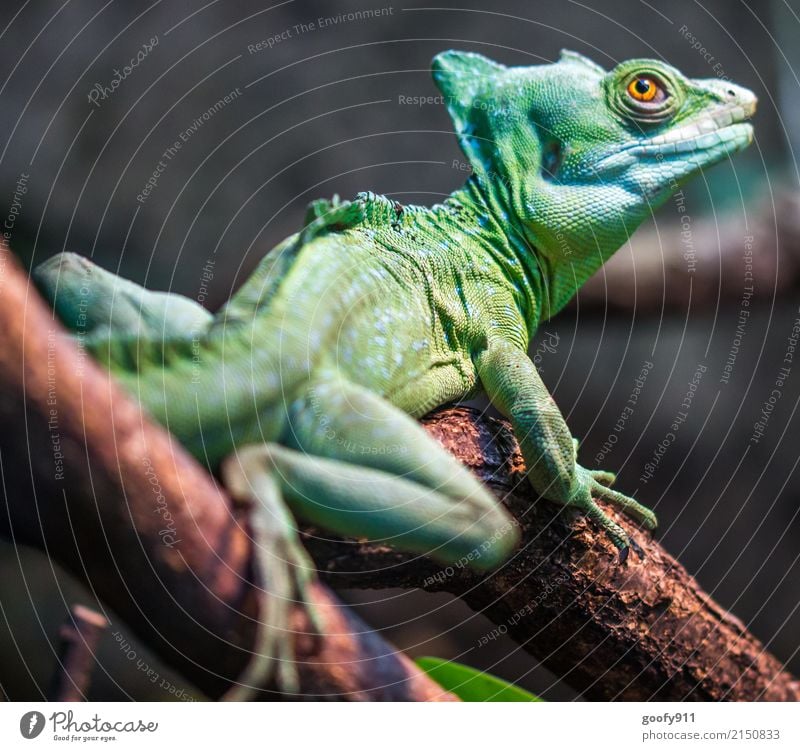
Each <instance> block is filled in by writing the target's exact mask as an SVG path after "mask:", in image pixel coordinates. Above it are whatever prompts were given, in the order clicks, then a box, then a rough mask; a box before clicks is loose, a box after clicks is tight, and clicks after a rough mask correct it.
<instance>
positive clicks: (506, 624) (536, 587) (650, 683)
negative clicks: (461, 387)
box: [307, 408, 800, 701]
mask: <svg viewBox="0 0 800 751" xmlns="http://www.w3.org/2000/svg"><path fill="white" fill-rule="evenodd" d="M424 423H425V426H426V428H427V429H428V431H429V432H430V433H431V434H432V435H434V436H435V437H436V438H437V439H438V440H439V441H440V442H441V443H442V444H443V445H444V446H445V447H446V448H448V449H449V450H450V451H451V452H452V453H453V454H455V455H456V456H457V457H458V458H459V459H460V460H461V461H463V462H464V463H465V464H467V465H468V466H469V467H471V468H472V470H473V471H475V472H476V473H477V474H478V475H479V476H480V477H481V478H482V479H483V480H484V481H485V482H486V483H487V484H489V485H490V486H492V487H493V488H494V489H495V490H496V492H497V493H498V494H499V495H501V496H505V499H506V504H507V505H508V506H509V508H510V509H511V511H512V513H513V514H514V516H515V517H516V519H517V520H518V522H519V524H520V527H521V528H522V532H523V542H522V545H521V547H520V549H519V551H518V552H517V554H516V555H515V556H514V557H513V558H512V559H511V560H510V561H509V562H508V563H506V565H504V566H503V567H501V568H500V569H499V570H498V571H496V572H494V573H492V574H489V575H487V576H483V577H479V576H476V575H474V574H472V573H471V572H470V571H469V570H468V569H467V567H466V566H458V565H456V566H452V567H449V568H444V569H443V568H442V567H441V566H436V565H435V564H433V563H431V562H428V561H420V560H419V559H416V560H413V561H410V560H409V557H408V556H404V555H401V554H398V553H396V552H393V551H391V550H389V549H388V548H385V547H380V546H369V545H359V544H356V543H353V542H346V541H333V540H330V539H325V538H324V536H323V535H321V534H319V535H317V534H315V531H314V530H309V531H308V533H307V538H308V540H307V543H308V545H309V547H310V548H311V550H312V551H313V553H314V556H315V558H316V560H317V561H318V562H319V565H320V567H322V566H323V565H325V566H326V567H327V575H326V580H327V581H328V582H329V583H330V584H332V585H333V586H337V587H398V586H399V587H421V588H423V589H427V590H430V591H446V592H450V593H452V594H454V595H457V596H458V597H461V598H462V599H464V600H465V601H466V602H467V603H468V604H469V605H471V606H472V607H473V608H474V609H476V610H480V611H482V612H484V613H485V615H487V616H488V617H489V619H490V620H491V621H492V622H493V623H495V624H497V628H496V629H494V630H493V631H490V632H489V633H487V634H486V636H485V637H484V639H483V642H488V641H489V640H491V639H493V638H495V637H496V636H497V634H498V633H506V632H507V633H508V634H510V635H511V636H512V637H513V638H514V639H516V640H517V642H518V643H519V644H521V645H522V646H523V647H524V648H525V649H526V650H527V651H528V652H530V653H531V654H532V655H534V656H535V657H537V658H538V659H540V660H541V661H542V662H543V663H544V664H545V665H546V666H547V667H549V668H550V669H551V670H552V671H553V672H554V673H555V674H556V675H558V676H560V677H561V678H562V679H563V680H565V681H566V682H567V683H568V684H569V685H571V686H573V687H574V688H576V689H577V690H579V691H581V692H582V694H583V696H584V697H586V698H588V699H625V700H649V699H658V700H667V701H676V700H684V699H692V700H721V699H723V700H737V701H745V700H748V701H752V700H771V701H778V700H791V701H797V700H798V699H800V683H798V681H797V680H795V679H794V678H793V677H792V676H791V675H789V674H788V673H787V672H785V671H784V670H783V666H782V665H781V663H780V662H779V661H778V660H777V659H776V658H775V657H773V656H772V655H771V654H769V652H767V651H766V650H765V648H764V646H763V645H762V644H761V643H760V642H759V641H758V640H757V639H756V638H755V637H753V636H752V635H751V634H750V633H749V632H748V631H747V629H746V628H745V626H744V625H743V624H742V623H741V622H740V621H739V620H737V619H736V618H735V617H733V616H732V615H730V614H729V613H726V612H725V611H724V610H723V609H722V608H721V607H720V606H719V605H717V604H716V603H715V602H714V601H713V600H712V599H711V598H710V597H709V596H708V595H707V594H706V593H705V592H703V591H702V590H701V589H700V587H699V586H698V584H697V582H696V581H695V580H694V579H693V578H692V577H691V576H689V574H688V573H687V572H686V570H685V569H684V568H683V566H681V565H680V564H679V563H678V562H677V561H676V560H675V559H674V558H672V557H671V556H670V555H669V554H668V553H667V552H666V551H665V550H664V549H663V548H662V547H661V546H660V545H659V544H658V543H657V542H655V541H654V540H653V539H652V538H651V537H650V536H649V535H646V534H645V533H643V532H641V531H637V530H631V532H632V534H633V535H634V536H635V538H636V539H637V540H638V541H639V543H640V544H641V546H642V548H643V550H644V558H643V559H642V560H639V559H638V558H637V557H636V556H635V555H631V556H630V557H629V559H628V562H627V563H625V564H623V565H620V564H619V563H618V562H617V554H616V550H615V549H614V548H613V546H612V545H611V543H610V542H609V541H608V540H607V539H606V538H605V537H604V536H603V535H601V534H598V533H597V532H596V530H595V529H593V528H592V527H591V526H589V525H588V524H587V523H586V522H585V521H584V520H583V519H582V518H580V517H578V516H576V515H575V514H574V513H573V512H571V511H569V510H567V509H563V508H559V507H556V506H555V505H554V504H551V503H548V502H546V501H538V502H537V501H536V500H535V498H534V497H533V495H532V492H531V491H530V489H529V487H528V484H527V482H526V481H525V480H524V478H523V470H524V465H523V462H522V458H521V456H520V454H519V449H518V446H517V443H516V441H515V439H514V437H513V435H512V433H511V431H510V428H509V426H508V425H507V424H506V423H504V422H502V421H499V420H495V419H492V418H489V417H486V416H482V415H480V414H479V413H478V412H477V411H475V410H471V409H467V408H452V409H445V410H440V411H439V412H437V413H435V414H433V415H431V416H429V417H428V418H426V419H425V420H424ZM607 510H608V511H609V513H610V514H612V516H614V517H615V518H616V519H617V520H618V521H619V522H620V523H621V524H623V525H624V526H625V527H627V528H629V529H630V526H631V525H630V522H629V521H627V520H625V519H622V518H620V517H619V516H618V515H617V514H615V513H614V512H613V511H612V510H611V509H607ZM481 643H482V642H479V643H478V645H476V646H480V645H481Z"/></svg>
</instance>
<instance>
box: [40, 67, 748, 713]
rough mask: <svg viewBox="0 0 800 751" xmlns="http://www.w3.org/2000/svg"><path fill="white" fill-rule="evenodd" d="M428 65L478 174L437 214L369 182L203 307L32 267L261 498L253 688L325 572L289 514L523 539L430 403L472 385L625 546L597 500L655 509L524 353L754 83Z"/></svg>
mask: <svg viewBox="0 0 800 751" xmlns="http://www.w3.org/2000/svg"><path fill="white" fill-rule="evenodd" d="M434 79H435V81H436V83H437V85H438V86H439V87H440V89H441V90H442V92H443V94H444V95H445V98H446V101H447V105H448V109H449V111H450V113H451V116H452V117H453V121H454V123H455V127H456V130H457V133H458V135H459V139H460V142H461V145H462V148H463V150H464V152H465V153H466V155H467V157H468V158H469V160H470V162H471V164H472V167H473V171H474V174H473V176H472V177H471V178H470V179H469V180H468V182H467V184H466V185H465V186H464V187H463V188H461V189H459V190H457V191H455V192H454V193H453V194H452V195H451V196H450V197H449V198H448V199H447V200H446V201H445V202H444V203H443V204H440V205H436V206H433V207H431V208H425V207H419V206H400V205H399V204H397V203H395V202H393V201H391V200H390V199H388V198H386V197H383V196H375V195H372V194H361V195H359V196H358V197H357V198H356V199H355V200H354V201H353V202H339V201H338V199H335V200H334V201H332V202H328V201H319V202H316V203H314V204H312V206H311V207H310V211H309V216H308V218H307V221H306V227H305V228H304V229H303V230H302V231H301V232H300V233H298V234H297V235H295V236H293V237H291V238H289V239H288V240H286V241H285V242H284V243H282V244H281V245H280V246H279V247H277V248H276V249H275V250H274V251H273V252H272V253H270V254H269V255H268V256H267V257H266V258H265V259H264V260H263V261H262V263H261V265H260V267H259V268H258V269H257V270H256V272H255V273H254V274H253V276H252V277H251V278H250V279H249V280H248V281H247V283H246V284H245V285H244V287H243V288H242V289H241V290H240V291H239V292H238V293H237V294H236V295H235V296H234V297H233V298H232V300H231V301H230V302H229V303H228V304H227V305H226V306H225V307H224V308H223V309H222V310H221V311H220V312H219V313H218V314H217V315H216V316H214V318H213V319H210V318H209V317H208V314H206V313H204V312H203V311H202V310H200V309H199V307H198V306H196V305H194V303H192V302H190V301H188V300H186V299H185V298H181V297H179V296H171V297H172V298H173V301H174V307H171V306H170V304H167V305H166V306H165V304H164V298H163V296H161V297H157V296H155V293H150V292H147V291H145V290H143V289H142V288H139V287H136V286H135V285H131V284H130V283H129V282H122V281H120V280H118V279H117V277H115V276H113V275H110V274H107V273H105V272H102V271H101V270H99V269H96V267H93V266H91V265H90V264H88V262H86V261H83V260H82V259H77V258H76V257H74V256H69V255H62V256H59V257H57V258H56V259H53V260H51V261H49V262H47V263H46V264H44V265H43V266H42V267H40V268H39V269H38V270H37V272H36V279H37V283H38V284H39V286H40V288H41V289H42V290H43V292H44V293H45V295H46V296H47V297H48V298H49V299H50V300H51V301H52V302H53V304H54V306H55V308H56V310H57V311H58V313H59V315H60V316H61V318H62V320H64V321H65V323H66V324H67V325H68V326H71V327H72V328H76V321H77V314H78V310H79V303H80V293H79V290H80V289H81V288H82V287H85V285H84V281H85V279H86V274H87V273H90V274H91V275H92V284H93V289H94V290H95V293H94V299H95V300H96V303H95V305H94V307H93V311H94V313H93V315H92V316H90V318H89V320H88V324H87V320H86V319H85V318H84V319H83V325H84V326H85V327H86V326H88V328H89V330H90V332H89V335H88V337H87V338H86V341H85V344H86V345H87V346H88V348H89V349H90V351H91V352H92V353H93V354H94V355H95V357H96V358H97V359H98V360H99V361H100V362H103V363H106V364H107V365H108V366H109V367H110V370H111V372H112V373H113V375H114V376H115V377H116V378H117V379H118V380H120V381H121V382H122V384H123V385H124V386H125V387H126V388H127V389H128V390H129V391H130V392H131V393H132V394H134V395H137V396H138V397H139V398H140V399H141V401H142V403H143V405H144V406H145V407H146V409H147V410H148V411H149V412H150V414H151V415H152V416H153V417H154V418H156V419H157V420H159V421H161V422H162V423H163V424H164V425H166V426H168V427H169V429H170V430H171V431H172V432H173V433H174V434H175V435H176V436H177V437H178V438H179V440H180V441H181V443H182V444H183V445H184V446H186V448H188V449H189V450H190V451H191V452H192V453H193V454H194V455H195V456H196V457H197V458H198V459H200V460H201V461H203V462H206V463H207V464H208V465H209V467H210V468H211V469H212V470H213V471H217V472H219V473H220V474H221V476H222V478H223V480H224V481H225V483H226V485H227V486H228V489H229V490H230V492H231V494H232V496H233V497H234V498H236V499H237V500H239V501H241V502H245V503H253V504H255V505H256V508H258V509H259V510H260V512H261V513H260V514H257V515H254V516H253V526H254V529H256V531H258V538H259V541H260V542H261V544H262V546H263V555H262V556H261V558H260V560H261V564H260V567H259V574H260V576H261V578H262V581H263V584H264V588H265V590H266V591H267V593H268V594H269V595H271V599H270V601H269V607H268V608H267V616H266V621H265V625H264V627H263V628H262V629H261V631H260V635H259V642H258V645H257V649H256V652H257V653H258V654H259V655H260V657H258V658H257V659H255V660H254V661H253V662H252V663H251V666H250V667H249V669H248V672H247V673H246V675H245V676H244V677H243V678H242V684H243V686H244V687H246V686H259V685H263V681H264V679H265V677H266V676H267V675H268V674H269V672H270V671H271V670H272V669H273V662H274V660H275V658H277V660H278V679H279V682H280V684H281V686H282V687H283V688H284V689H285V690H291V688H292V687H293V685H294V682H293V679H294V672H293V669H292V661H291V657H292V655H291V645H290V640H289V639H288V638H287V637H286V636H285V635H282V634H281V631H282V630H284V629H285V628H286V623H287V615H288V605H287V603H288V601H289V600H290V599H291V598H292V597H294V596H297V597H299V599H300V600H301V601H302V600H303V599H304V593H305V587H306V585H307V583H308V581H309V578H310V577H311V576H312V573H311V572H312V568H311V565H310V563H309V562H308V560H307V558H306V556H305V553H304V552H303V551H302V548H301V547H300V545H299V543H298V542H297V539H296V531H295V529H294V522H293V517H292V515H291V514H290V513H289V512H288V511H287V507H288V509H291V511H292V513H293V514H296V515H297V516H298V517H301V518H303V519H305V520H307V521H310V522H312V523H315V524H317V525H319V526H320V527H322V528H325V529H327V530H330V531H331V532H334V533H338V534H343V535H348V536H355V537H363V538H368V539H372V540H381V541H386V542H389V543H391V544H393V545H396V546H397V547H398V548H401V549H404V550H409V551H413V552H419V553H421V554H426V555H431V556H433V557H434V558H436V559H437V560H440V561H442V562H446V563H451V562H454V561H458V560H460V559H462V558H463V559H465V560H468V561H469V565H471V566H473V567H474V568H477V569H490V568H492V567H495V566H497V565H498V564H500V563H501V562H502V561H503V560H504V559H505V558H506V557H507V556H508V555H509V554H510V553H511V551H512V550H513V548H514V545H515V544H516V542H517V530H516V527H515V526H514V524H513V522H512V521H511V519H510V517H509V515H508V514H507V512H506V511H505V510H504V509H503V507H502V506H501V505H500V504H499V503H498V502H497V501H496V499H494V497H493V496H492V495H491V494H490V493H489V491H488V490H486V489H485V488H483V487H482V486H481V485H480V484H479V483H478V482H477V480H475V479H474V478H473V477H472V475H470V473H469V472H467V471H466V470H465V469H464V468H463V467H461V466H460V465H459V464H458V463H457V462H456V461H455V460H454V459H453V458H452V457H451V456H449V455H448V454H447V453H446V452H445V451H444V450H443V449H442V448H441V447H440V446H439V445H438V444H437V443H436V442H435V441H434V440H432V439H431V438H429V437H428V436H427V435H426V433H425V432H424V431H423V430H422V428H421V427H420V426H419V425H418V424H417V423H416V422H415V420H414V419H413V418H415V417H420V416H422V415H424V414H425V413H426V412H429V411H430V410H432V409H434V408H435V407H437V406H439V405H442V404H445V403H448V402H453V401H456V400H459V399H463V398H466V397H468V396H471V395H473V394H475V393H477V392H478V391H479V390H481V389H483V390H484V391H485V392H486V393H487V394H488V395H489V397H490V398H491V400H492V402H493V403H494V404H495V405H496V406H497V408H498V409H499V410H500V411H501V412H502V413H503V414H505V415H507V416H508V417H509V419H510V420H511V422H512V425H513V427H514V431H515V433H516V436H517V438H518V439H519V442H520V446H521V449H522V453H523V455H524V458H525V461H526V465H527V467H528V470H527V472H528V477H529V479H530V481H531V484H532V485H533V487H534V489H535V490H536V491H537V492H538V493H539V494H540V495H542V496H544V497H546V498H549V499H551V500H553V501H556V502H558V503H561V504H565V505H571V506H575V507H577V508H580V509H582V510H584V511H585V512H586V513H587V515H588V516H589V517H590V518H591V519H593V520H594V521H595V522H597V523H598V524H599V525H600V526H601V527H602V528H603V529H604V530H605V531H606V532H607V533H608V534H609V535H610V537H611V539H612V540H613V541H614V543H615V544H616V545H617V547H618V548H619V549H620V555H621V558H622V559H623V560H624V557H625V556H626V555H627V551H628V548H629V545H631V544H632V543H631V540H630V538H629V537H628V535H627V533H626V532H625V531H624V530H623V529H622V528H621V527H619V526H618V525H617V524H615V523H614V522H613V521H612V520H611V519H610V518H609V517H608V516H606V514H605V513H603V511H602V510H601V509H600V508H599V506H598V505H597V503H596V502H595V498H602V499H605V500H606V501H608V502H610V503H612V504H614V505H616V506H617V507H618V508H620V509H622V510H623V511H625V512H626V513H627V514H628V515H629V516H631V517H632V518H634V519H635V520H636V521H638V522H640V523H641V524H643V525H644V526H645V527H647V528H649V529H652V528H654V527H655V525H656V519H655V516H654V515H653V513H652V512H651V511H650V510H648V509H647V508H645V507H644V506H641V505H640V504H639V503H637V502H636V501H634V500H633V499H631V498H628V497H627V496H625V495H623V494H621V493H618V492H616V491H614V490H611V489H610V488H609V487H608V486H609V485H610V484H611V483H612V482H613V480H614V476H613V474H611V473H609V472H600V471H590V470H587V469H585V468H583V467H581V466H580V465H579V464H578V463H577V442H576V441H575V440H574V439H573V437H572V434H571V433H570V431H569V429H568V427H567V425H566V423H565V422H564V419H563V417H562V416H561V413H560V412H559V410H558V408H557V407H556V405H555V404H554V402H553V399H552V397H551V396H550V394H549V393H548V391H547V389H546V387H545V386H544V384H543V383H542V381H541V379H540V377H539V375H538V373H537V371H536V368H535V366H534V365H533V363H532V362H531V361H530V359H529V358H528V356H527V354H526V350H527V347H528V343H529V341H530V339H531V337H532V335H533V334H534V332H535V331H536V328H537V326H538V325H539V323H540V321H542V320H544V319H547V318H549V317H551V316H552V315H554V314H555V313H556V312H558V311H559V310H560V309H561V308H562V307H563V306H564V305H565V304H566V303H567V302H568V301H569V299H570V298H571V297H572V296H573V295H574V294H575V292H576V291H577V289H578V287H579V286H580V285H581V284H582V283H583V282H584V281H585V280H586V279H587V278H588V277H589V276H591V275H592V274H593V273H594V272H595V271H596V270H597V269H598V268H599V267H600V266H601V265H602V263H603V262H604V261H605V260H607V259H608V258H609V257H610V255H611V254H612V253H613V252H614V251H616V250H617V249H618V248H619V247H620V246H621V245H622V244H623V243H624V242H625V241H626V240H627V238H628V237H629V235H630V234H631V233H632V232H633V231H634V229H635V228H636V227H637V226H638V225H639V224H640V223H641V221H642V220H643V219H645V218H646V217H647V216H649V214H650V213H651V211H652V210H653V208H654V206H656V205H658V204H659V203H661V202H663V201H664V200H665V199H666V198H667V197H668V196H669V195H670V194H671V193H672V192H674V191H675V190H676V189H677V188H678V186H679V185H680V183H681V182H682V181H683V180H685V179H686V178H687V177H689V176H691V175H692V174H693V173H695V172H696V171H697V170H699V169H701V168H703V167H707V166H710V165H712V164H714V163H716V162H718V161H720V160H721V159H723V158H725V157H727V156H729V155H730V154H732V153H734V152H735V151H737V150H739V149H741V148H743V147H744V146H746V145H747V144H748V143H749V142H750V140H751V137H752V129H751V127H750V126H749V125H748V124H746V123H744V122H742V121H743V120H745V119H746V118H747V117H749V116H750V115H751V114H752V113H753V111H754V109H755V97H754V96H753V95H752V94H751V93H750V92H749V91H747V90H745V89H742V88H740V87H737V86H734V85H732V84H729V83H726V82H721V81H717V80H709V81H697V80H690V79H687V78H685V77H683V76H682V75H681V74H680V73H679V72H678V71H676V70H674V69H673V68H671V67H669V66H667V65H665V64H663V63H660V62H656V61H648V60H633V61H628V62H626V63H622V64H621V65H619V66H617V68H615V69H614V70H613V71H611V72H610V73H607V72H606V71H604V70H602V69H601V68H599V67H598V66H596V65H595V64H594V63H592V62H591V61H589V60H587V59H586V58H583V57H581V56H579V55H576V54H574V53H563V54H562V57H561V59H560V60H559V61H558V62H557V63H555V64H552V65H542V66H535V67H525V68H506V67H503V66H501V65H498V64H497V63H494V62H492V61H490V60H487V59H486V58H483V57H481V56H479V55H473V54H469V53H458V52H446V53H443V54H441V55H439V56H438V57H437V58H436V59H435V60H434ZM84 307H85V306H84ZM139 311H142V312H143V314H142V315H139ZM245 691H246V689H244V688H243V689H242V690H241V691H238V692H235V693H234V694H233V695H232V696H233V698H239V697H242V696H244V695H246V693H245Z"/></svg>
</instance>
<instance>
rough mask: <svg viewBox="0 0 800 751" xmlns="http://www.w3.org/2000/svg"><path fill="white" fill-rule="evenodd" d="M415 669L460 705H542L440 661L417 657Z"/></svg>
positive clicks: (517, 690) (490, 678) (469, 670)
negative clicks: (461, 702)
mask: <svg viewBox="0 0 800 751" xmlns="http://www.w3.org/2000/svg"><path fill="white" fill-rule="evenodd" d="M415 662H416V663H417V665H418V666H419V667H420V668H421V669H422V670H424V671H425V672H426V673H427V674H428V676H429V677H430V678H431V679H432V680H434V681H436V683H438V684H439V685H440V686H441V687H442V688H443V689H445V690H446V691H449V692H450V693H453V694H455V695H456V696H457V697H458V698H459V699H461V701H543V700H542V699H540V698H539V697H538V696H534V695H533V694H532V693H530V692H528V691H525V690H524V689H521V688H518V687H517V686H515V685H513V684H512V683H509V682H508V681H504V680H503V679H502V678H497V677H495V676H493V675H490V674H489V673H482V672H481V671H480V670H475V668H470V667H467V666H466V665H461V664H459V663H457V662H452V661H450V660H442V659H441V658H439V657H419V658H417V660H415Z"/></svg>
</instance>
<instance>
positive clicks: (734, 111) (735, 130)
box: [630, 97, 756, 157]
mask: <svg viewBox="0 0 800 751" xmlns="http://www.w3.org/2000/svg"><path fill="white" fill-rule="evenodd" d="M755 111H756V99H755V97H754V98H753V99H752V100H749V101H746V102H739V103H736V104H733V105H727V106H725V107H720V108H719V109H717V110H714V111H712V112H710V113H704V114H703V115H702V116H701V117H699V118H698V119H696V120H693V121H691V122H688V123H686V124H685V125H682V126H680V127H678V128H674V129H672V130H670V131H668V132H667V133H662V134H661V135H658V136H654V137H653V138H649V139H645V140H642V141H639V142H638V143H636V144H632V145H631V147H630V153H631V154H632V155H633V156H637V157H647V156H655V155H658V154H661V155H662V156H664V157H666V156H668V155H670V154H682V153H687V152H701V151H708V150H711V149H716V148H718V147H723V150H724V151H725V153H726V154H727V153H732V152H733V151H738V150H739V149H743V148H744V147H745V146H747V145H749V144H750V142H751V141H752V140H753V126H752V125H750V123H748V122H745V121H746V120H749V119H750V118H751V117H752V116H753V115H754V114H755Z"/></svg>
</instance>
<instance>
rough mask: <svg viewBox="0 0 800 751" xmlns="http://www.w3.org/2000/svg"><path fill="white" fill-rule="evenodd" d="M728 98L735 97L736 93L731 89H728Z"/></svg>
mask: <svg viewBox="0 0 800 751" xmlns="http://www.w3.org/2000/svg"><path fill="white" fill-rule="evenodd" d="M728 96H729V97H731V98H733V97H735V96H736V92H735V91H734V90H733V89H728Z"/></svg>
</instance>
